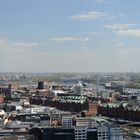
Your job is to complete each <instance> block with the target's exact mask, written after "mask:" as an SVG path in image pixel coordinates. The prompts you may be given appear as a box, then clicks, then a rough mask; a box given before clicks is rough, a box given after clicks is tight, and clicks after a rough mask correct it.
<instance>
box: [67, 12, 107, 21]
mask: <svg viewBox="0 0 140 140" xmlns="http://www.w3.org/2000/svg"><path fill="white" fill-rule="evenodd" d="M106 15H107V14H105V13H102V12H97V11H89V12H86V13H81V14H79V15H73V16H70V19H74V20H95V19H98V18H101V17H104V16H106Z"/></svg>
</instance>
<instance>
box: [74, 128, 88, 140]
mask: <svg viewBox="0 0 140 140" xmlns="http://www.w3.org/2000/svg"><path fill="white" fill-rule="evenodd" d="M74 133H75V140H87V127H81V126H75V127H74Z"/></svg>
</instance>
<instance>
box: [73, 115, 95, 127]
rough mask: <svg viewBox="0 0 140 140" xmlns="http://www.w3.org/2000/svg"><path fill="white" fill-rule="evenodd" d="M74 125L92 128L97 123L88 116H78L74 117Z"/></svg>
mask: <svg viewBox="0 0 140 140" xmlns="http://www.w3.org/2000/svg"><path fill="white" fill-rule="evenodd" d="M76 126H87V127H88V128H94V127H96V126H97V123H96V121H95V120H94V119H93V118H90V117H78V118H76Z"/></svg>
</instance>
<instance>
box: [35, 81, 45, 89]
mask: <svg viewBox="0 0 140 140" xmlns="http://www.w3.org/2000/svg"><path fill="white" fill-rule="evenodd" d="M37 89H44V82H42V81H39V82H38V87H37Z"/></svg>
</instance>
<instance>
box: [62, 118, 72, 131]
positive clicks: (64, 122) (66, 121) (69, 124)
mask: <svg viewBox="0 0 140 140" xmlns="http://www.w3.org/2000/svg"><path fill="white" fill-rule="evenodd" d="M62 126H63V127H64V128H72V127H73V118H72V117H71V116H63V117H62Z"/></svg>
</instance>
